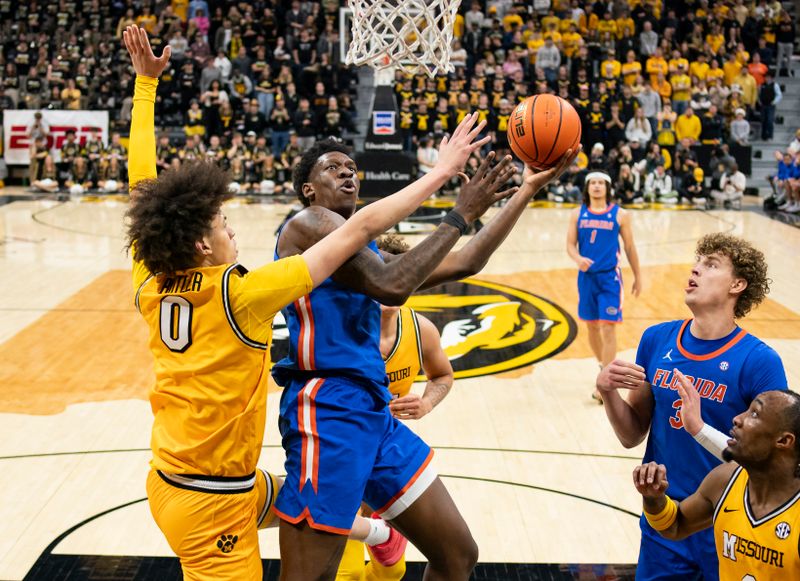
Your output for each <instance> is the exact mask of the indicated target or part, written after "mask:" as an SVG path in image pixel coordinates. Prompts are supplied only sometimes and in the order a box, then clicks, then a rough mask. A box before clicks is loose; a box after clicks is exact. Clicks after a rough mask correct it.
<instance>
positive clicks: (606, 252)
mask: <svg viewBox="0 0 800 581" xmlns="http://www.w3.org/2000/svg"><path fill="white" fill-rule="evenodd" d="M611 197H612V196H611V178H610V177H609V175H608V174H606V173H603V172H592V173H590V174H588V175H587V176H586V180H585V185H584V187H583V204H581V207H580V208H577V209H575V211H574V212H573V213H572V215H571V216H570V222H569V230H567V254H569V257H570V258H571V259H572V260H574V261H575V263H576V264H577V265H578V269H579V271H580V272H578V317H580V319H581V320H582V321H584V322H585V323H586V329H587V331H588V333H589V345H590V346H591V348H592V353H594V356H595V357H596V358H597V361H598V363H599V364H600V367H601V368H602V367H605V366H606V365H608V364H609V363H611V361H613V360H614V357H615V356H616V354H617V329H616V326H615V325H616V324H617V323H621V322H622V302H623V294H624V289H623V286H622V272H621V271H620V268H619V239H620V237H622V243H623V246H624V248H625V255H626V256H627V257H628V262H629V263H630V265H631V270H633V288H632V289H631V293H632V294H633V296H635V297H638V296H639V293H640V292H641V289H642V276H641V270H640V269H639V254H638V253H637V252H636V246H635V245H634V243H633V228H632V227H631V216H630V214H629V213H628V212H626V211H625V210H623V209H622V208H620V207H619V206H618V205H617V204H612V203H611ZM592 397H593V398H594V399H595V400H596V401H598V402H599V403H602V399H601V397H600V393H599V392H598V391H596V390H595V392H594V393H593V394H592Z"/></svg>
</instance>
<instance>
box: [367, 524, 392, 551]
mask: <svg viewBox="0 0 800 581" xmlns="http://www.w3.org/2000/svg"><path fill="white" fill-rule="evenodd" d="M388 540H389V525H388V524H386V521H385V520H383V519H382V518H371V519H369V534H368V535H367V538H365V539H364V543H366V544H367V545H370V546H374V545H380V544H381V543H385V542H386V541H388Z"/></svg>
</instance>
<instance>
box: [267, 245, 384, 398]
mask: <svg viewBox="0 0 800 581" xmlns="http://www.w3.org/2000/svg"><path fill="white" fill-rule="evenodd" d="M278 238H279V239H280V234H279V235H278ZM368 247H369V249H370V250H372V251H373V252H375V253H376V254H378V256H380V251H379V250H378V245H377V244H375V242H374V241H373V242H370V243H369V246H368ZM275 249H276V250H275V259H276V260H277V259H278V258H279V257H278V251H277V243H276V246H275ZM282 312H283V316H284V317H285V318H286V325H287V327H288V329H289V355H288V356H287V357H284V358H283V359H281V360H280V361H278V362H277V363H276V364H275V366H274V367H273V369H272V376H273V377H274V378H275V381H276V382H277V383H278V385H282V386H285V385H287V384H288V382H289V381H290V380H291V379H300V380H302V379H303V378H312V377H331V376H339V377H346V378H349V379H351V380H352V381H355V382H357V383H361V384H364V385H365V386H367V387H368V388H370V389H372V390H373V392H374V393H375V395H377V396H378V397H379V398H380V399H382V400H384V401H387V402H388V401H389V400H390V399H391V396H390V395H389V390H388V389H387V387H388V385H389V382H388V379H387V378H386V365H385V364H384V362H383V358H382V357H381V349H380V338H381V308H380V305H379V304H378V303H377V301H375V300H373V299H371V298H369V297H368V296H366V295H364V294H362V293H360V292H357V291H354V290H352V289H350V288H348V287H346V286H342V285H340V284H339V283H337V282H334V280H333V279H331V278H327V279H325V281H324V282H323V283H322V284H321V285H319V286H318V287H317V288H315V289H314V290H313V291H311V293H310V294H308V295H306V296H304V297H301V298H300V299H298V300H296V301H295V302H294V303H292V304H290V305H288V306H287V307H286V308H284V309H283V311H282Z"/></svg>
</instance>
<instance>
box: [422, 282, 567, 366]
mask: <svg viewBox="0 0 800 581" xmlns="http://www.w3.org/2000/svg"><path fill="white" fill-rule="evenodd" d="M407 304H408V306H410V307H411V308H412V309H414V310H416V311H417V312H418V313H420V314H421V315H424V316H426V317H427V318H429V319H430V320H431V321H433V323H434V324H435V325H436V327H437V328H438V329H439V332H440V333H441V335H442V347H444V350H445V353H447V356H448V357H449V358H450V363H451V364H452V365H453V370H454V371H455V376H456V378H461V377H475V376H478V375H489V374H492V373H501V372H503V371H509V370H511V369H517V368H519V367H524V366H526V365H530V364H532V363H535V362H537V361H541V360H542V359H546V358H548V357H552V356H553V355H555V354H556V353H559V352H560V351H562V350H564V349H565V348H566V347H567V346H568V345H569V344H570V343H572V341H573V340H574V339H575V335H576V331H577V327H576V324H575V321H574V319H573V318H572V317H570V316H569V314H567V313H566V311H564V309H562V308H561V307H559V306H558V305H556V304H554V303H552V302H550V301H549V300H547V299H545V298H542V297H539V296H537V295H534V294H531V293H529V292H526V291H523V290H520V289H517V288H513V287H510V286H506V285H502V284H497V283H494V282H487V281H483V280H475V279H465V280H463V281H458V282H451V283H447V284H444V285H440V286H437V287H435V288H433V289H431V290H429V291H424V292H422V293H420V294H416V295H414V296H412V297H411V298H410V299H409V300H408V303H407ZM418 379H422V378H418Z"/></svg>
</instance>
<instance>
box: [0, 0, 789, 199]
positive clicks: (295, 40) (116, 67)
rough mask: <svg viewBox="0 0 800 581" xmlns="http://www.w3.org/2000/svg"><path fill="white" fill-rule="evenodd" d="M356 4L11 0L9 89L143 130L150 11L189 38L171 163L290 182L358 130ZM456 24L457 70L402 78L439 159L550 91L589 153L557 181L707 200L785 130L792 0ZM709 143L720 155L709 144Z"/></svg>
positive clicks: (161, 36)
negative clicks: (139, 124)
mask: <svg viewBox="0 0 800 581" xmlns="http://www.w3.org/2000/svg"><path fill="white" fill-rule="evenodd" d="M340 4H341V2H340V1H337V0H323V1H316V2H313V1H304V2H301V1H299V0H293V1H291V2H280V1H278V0H263V1H254V2H230V1H228V2H214V1H206V0H191V1H188V2H187V1H186V0H172V1H171V2H170V1H155V2H148V1H138V0H127V1H123V0H83V1H81V0H59V2H57V3H56V2H37V1H35V0H34V1H32V2H28V3H19V4H18V3H14V2H9V1H8V0H0V22H2V24H0V40H2V43H0V47H1V48H2V50H0V71H2V82H0V86H1V87H2V89H0V104H6V105H9V104H11V105H13V106H16V107H20V108H30V109H38V108H68V109H108V110H109V111H110V112H111V116H112V121H113V123H114V124H116V128H118V129H122V130H124V129H125V128H127V125H128V123H129V119H130V109H131V105H132V104H131V93H132V81H133V76H132V71H131V69H130V67H129V64H128V61H127V59H126V58H124V47H122V45H121V43H120V34H121V31H122V29H123V28H124V27H125V26H126V25H128V24H132V23H135V24H138V25H140V26H142V27H144V28H146V29H147V30H148V32H149V34H150V38H151V43H152V44H153V45H154V48H155V50H156V52H158V51H159V47H161V46H163V45H165V44H169V45H170V46H171V47H172V52H173V58H172V62H171V67H170V68H169V69H167V71H165V73H164V75H163V76H162V77H161V85H160V87H159V93H158V100H157V105H156V107H157V109H156V114H157V119H156V121H157V124H158V125H160V126H162V127H164V128H165V131H166V132H165V136H164V137H162V138H161V139H160V140H159V169H163V168H165V167H169V166H171V165H175V164H179V163H181V162H182V161H183V160H187V159H195V158H198V157H209V158H213V159H216V160H218V161H219V162H220V163H221V164H223V165H224V166H226V167H227V168H229V169H230V171H231V173H232V174H233V175H234V179H235V180H236V182H237V183H238V184H239V187H240V189H241V190H242V191H247V190H258V191H264V192H279V191H281V188H282V187H283V185H284V184H286V183H288V182H289V174H290V171H291V168H292V166H293V164H294V163H295V160H296V159H297V156H298V154H300V153H301V152H302V151H303V150H304V149H305V148H307V147H309V146H310V145H311V144H312V143H313V142H314V140H315V139H318V138H320V137H327V136H334V137H339V138H341V137H342V136H343V135H345V134H346V133H347V132H353V131H355V127H354V123H353V118H354V115H355V109H354V105H353V103H354V96H355V90H356V86H357V85H356V78H357V77H356V74H355V71H354V70H353V69H352V68H350V67H347V66H345V65H344V64H343V63H341V62H340V58H339V36H338V24H339V23H338V18H339V7H340ZM453 32H454V34H453V38H454V40H453V54H452V59H451V60H452V62H453V63H454V64H455V65H456V66H455V72H453V73H451V74H449V75H446V76H439V77H436V78H434V79H429V78H427V77H425V76H416V77H412V76H408V75H405V74H404V73H402V72H400V71H398V72H397V76H396V79H395V92H396V95H397V101H398V107H399V120H398V121H399V126H400V129H401V131H402V133H403V136H404V145H405V150H406V151H407V152H408V153H409V155H412V156H414V157H415V159H417V160H418V161H419V164H420V170H421V171H423V172H424V171H425V168H426V167H429V166H430V163H431V161H434V162H435V159H433V160H432V158H433V157H434V156H435V152H436V145H437V143H438V140H439V139H440V138H441V137H442V136H443V135H444V133H445V132H447V131H450V130H452V128H453V127H454V126H455V124H457V123H458V122H459V121H460V120H461V118H463V116H464V115H465V114H466V113H467V112H468V111H470V110H477V111H478V112H479V113H480V115H481V117H483V118H485V119H486V120H487V122H488V126H487V131H488V132H489V133H490V134H491V135H492V147H494V148H495V149H499V150H504V149H507V148H508V143H507V140H506V136H505V133H506V132H505V128H506V125H507V123H508V118H509V116H510V113H511V111H512V110H513V108H514V106H515V105H516V104H517V103H518V102H520V101H521V100H523V99H524V98H526V97H527V96H530V95H533V94H536V93H541V92H545V91H547V92H552V93H555V94H557V95H560V96H562V97H563V98H565V99H567V100H569V101H570V102H571V103H572V104H573V105H574V106H575V107H576V109H577V110H578V112H579V114H580V115H581V117H582V120H583V139H582V143H583V148H584V151H583V153H582V154H581V157H580V159H579V162H578V164H577V166H576V167H575V168H573V170H572V171H571V172H570V175H568V176H567V177H566V178H565V179H564V180H562V183H560V184H557V185H556V186H555V187H554V190H553V191H552V192H551V195H552V196H553V197H556V199H565V200H572V199H575V198H576V192H577V191H578V189H579V187H580V179H581V175H582V172H585V171H587V170H593V169H603V170H605V171H608V172H609V173H610V174H611V176H612V179H613V180H614V182H615V183H616V184H617V188H616V189H617V195H618V196H619V197H620V199H621V201H622V202H623V203H624V202H634V201H638V200H639V199H643V200H660V201H666V202H671V201H677V200H680V199H681V198H684V199H686V200H697V201H699V202H701V203H705V201H706V200H707V199H709V198H711V197H714V198H717V199H719V200H720V201H723V202H726V201H735V200H736V199H738V198H740V197H741V192H742V190H743V189H744V188H743V187H741V188H740V187H739V186H740V185H742V184H743V183H744V179H743V178H744V176H743V175H742V173H741V172H739V171H738V168H737V167H735V159H736V157H737V156H736V155H731V152H732V151H733V152H734V153H738V152H741V148H747V146H748V144H749V140H750V139H751V135H752V134H753V132H754V129H756V128H754V127H751V123H753V122H758V126H757V129H758V131H759V132H760V134H759V137H761V138H762V139H765V140H770V139H772V136H773V127H774V123H775V107H776V105H777V103H778V102H779V101H780V99H781V98H782V94H781V88H780V85H779V83H778V82H776V77H779V76H781V75H788V74H791V70H790V58H791V55H792V53H793V51H794V37H795V24H794V23H793V22H792V19H791V18H790V17H789V15H788V14H787V13H786V12H785V11H784V10H783V8H782V6H781V3H780V2H778V1H777V0H775V1H768V0H755V1H749V0H716V1H714V0H676V1H671V0H633V1H629V2H602V1H598V2H589V1H586V0H553V1H552V2H550V1H547V0H538V1H535V2H525V3H516V2H513V1H511V0H488V1H484V2H478V1H472V2H470V0H465V2H464V3H463V4H462V6H461V8H460V13H459V14H458V16H457V18H456V23H455V27H454V31H453ZM170 128H171V129H172V131H170ZM176 128H182V129H183V131H182V133H183V135H182V136H181V138H180V139H175V131H174V130H175V129H176ZM699 146H708V147H711V148H712V151H711V152H710V155H703V156H700V157H702V159H698V151H699V149H700V148H699ZM62 163H63V162H62ZM44 166H45V164H44V163H41V164H38V166H37V174H38V173H41V172H40V170H41V169H42V168H44ZM98 171H99V169H98ZM740 176H741V178H742V179H740ZM34 177H37V178H38V177H41V175H36V176H34ZM732 184H733V185H732ZM712 194H713V196H712Z"/></svg>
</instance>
